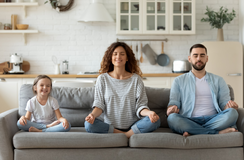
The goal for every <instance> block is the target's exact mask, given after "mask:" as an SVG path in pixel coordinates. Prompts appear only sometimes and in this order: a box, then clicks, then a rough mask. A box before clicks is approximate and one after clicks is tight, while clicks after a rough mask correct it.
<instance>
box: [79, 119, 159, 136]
mask: <svg viewBox="0 0 244 160" xmlns="http://www.w3.org/2000/svg"><path fill="white" fill-rule="evenodd" d="M84 125H85V129H86V131H87V132H89V133H113V132H114V127H113V126H112V125H110V124H107V123H105V122H103V121H101V120H99V119H97V118H96V119H95V121H94V123H93V124H90V123H88V122H87V121H85V123H84ZM159 126H160V119H159V120H158V121H157V122H155V123H152V122H151V121H150V119H149V117H148V116H147V117H144V118H143V119H141V120H139V121H137V122H136V123H134V124H133V125H132V126H131V129H132V131H133V132H134V133H135V134H138V133H148V132H152V131H154V130H156V129H157V128H158V127H159Z"/></svg>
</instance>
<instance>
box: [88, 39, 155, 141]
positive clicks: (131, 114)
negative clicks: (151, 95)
mask: <svg viewBox="0 0 244 160" xmlns="http://www.w3.org/2000/svg"><path fill="white" fill-rule="evenodd" d="M99 73H100V75H99V77H98V79H97V82H96V87H95V99H94V103H93V108H94V109H93V111H92V113H90V114H89V115H88V116H87V117H86V118H85V120H86V121H85V128H86V131H87V132H90V133H124V134H125V135H126V136H127V137H128V138H130V137H131V136H132V135H133V134H138V133H148V132H152V131H154V130H156V129H157V128H158V127H159V126H160V119H159V116H158V115H157V114H156V113H155V112H153V111H150V109H149V108H148V106H147V102H148V101H147V96H146V92H145V88H144V84H143V82H142V79H141V75H142V73H141V70H140V68H139V67H138V65H137V62H136V59H135V55H134V53H133V51H132V50H131V49H130V48H129V46H128V45H127V44H126V43H123V42H115V43H113V44H111V45H110V46H109V47H108V49H107V51H106V52H105V55H104V57H103V60H102V63H101V69H100V70H99ZM103 112H104V122H103V121H101V120H99V119H97V117H98V116H100V115H101V114H102V113H103ZM142 117H144V118H143V119H141V120H139V118H142ZM138 120H139V121H138Z"/></svg>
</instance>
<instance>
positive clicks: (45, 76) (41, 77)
mask: <svg viewBox="0 0 244 160" xmlns="http://www.w3.org/2000/svg"><path fill="white" fill-rule="evenodd" d="M44 78H47V79H49V80H50V82H51V90H50V92H51V91H52V79H51V78H50V77H48V76H47V75H39V76H37V77H36V78H35V80H34V83H33V85H32V91H33V93H34V94H37V93H36V91H35V89H34V86H36V85H37V83H38V82H39V80H41V79H44Z"/></svg>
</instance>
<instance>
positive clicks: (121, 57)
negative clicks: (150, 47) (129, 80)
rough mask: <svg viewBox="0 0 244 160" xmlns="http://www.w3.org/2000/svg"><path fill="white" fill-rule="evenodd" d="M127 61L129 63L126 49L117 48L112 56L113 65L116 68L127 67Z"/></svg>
mask: <svg viewBox="0 0 244 160" xmlns="http://www.w3.org/2000/svg"><path fill="white" fill-rule="evenodd" d="M126 61H128V58H127V55H126V51H125V49H124V48H123V47H121V46H119V47H117V48H115V50H114V52H113V54H112V63H113V65H114V67H122V66H123V67H125V64H126Z"/></svg>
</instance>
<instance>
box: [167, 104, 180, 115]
mask: <svg viewBox="0 0 244 160" xmlns="http://www.w3.org/2000/svg"><path fill="white" fill-rule="evenodd" d="M179 111H180V110H179V109H178V107H177V106H176V105H173V106H170V107H168V109H167V116H169V115H170V114H171V113H179Z"/></svg>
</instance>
